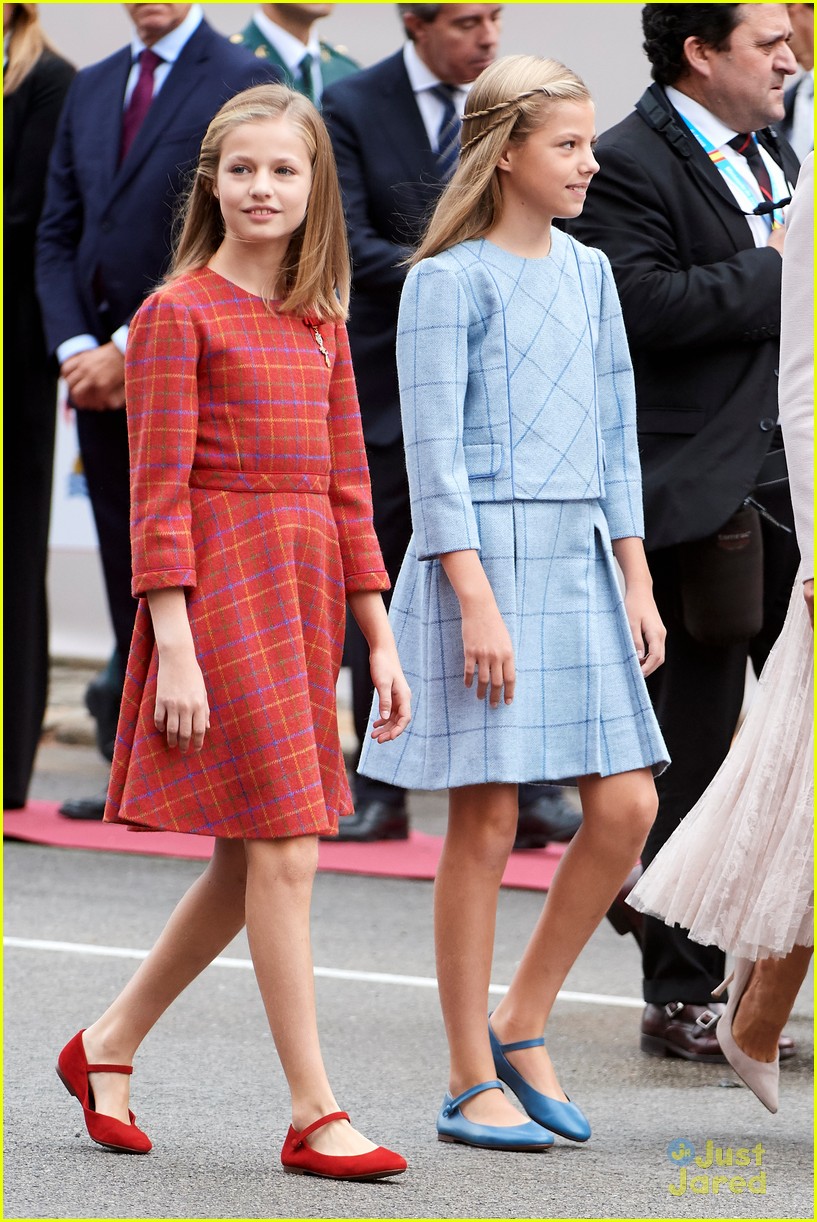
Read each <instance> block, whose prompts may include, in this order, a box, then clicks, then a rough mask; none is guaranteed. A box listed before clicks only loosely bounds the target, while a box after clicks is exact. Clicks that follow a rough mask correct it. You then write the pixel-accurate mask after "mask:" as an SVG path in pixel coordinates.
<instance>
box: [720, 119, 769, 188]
mask: <svg viewBox="0 0 817 1222" xmlns="http://www.w3.org/2000/svg"><path fill="white" fill-rule="evenodd" d="M728 144H729V147H730V148H732V149H734V150H735V152H736V153H740V154H741V156H742V157H745V158H746V160H747V162H748V163H749V169H750V170H751V171H752V173H753V174H754V176H755V180H756V182H757V185H758V186H759V187H760V191H761V194H762V195H763V198H764V199H767V200H769V202H770V203H771V202H772V200H773V199H774V196H773V194H772V180H771V178H770V177H769V171H768V170H767V169H766V163H765V161H764V160H763V158H762V157H761V155H760V149H759V147H758V143H757V141H756V140H755V138H754V136H753V135H752V133H751V132H738V134H737V136H733V138H732V139H731V140H729V141H728Z"/></svg>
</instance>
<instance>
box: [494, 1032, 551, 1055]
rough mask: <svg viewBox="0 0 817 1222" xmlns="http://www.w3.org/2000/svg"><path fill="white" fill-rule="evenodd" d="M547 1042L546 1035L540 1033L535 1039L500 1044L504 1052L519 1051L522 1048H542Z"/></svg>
mask: <svg viewBox="0 0 817 1222" xmlns="http://www.w3.org/2000/svg"><path fill="white" fill-rule="evenodd" d="M544 1043H545V1037H544V1036H543V1035H540V1036H539V1038H538V1039H535V1040H517V1041H516V1043H514V1044H500V1045H499V1047H500V1050H501V1051H502V1052H519V1051H520V1050H521V1049H522V1048H542V1047H543V1046H544Z"/></svg>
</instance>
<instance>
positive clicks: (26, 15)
mask: <svg viewBox="0 0 817 1222" xmlns="http://www.w3.org/2000/svg"><path fill="white" fill-rule="evenodd" d="M12 7H13V9H14V12H13V13H12V15H11V37H10V38H9V45H8V64H7V65H6V70H5V72H4V73H3V97H4V98H6V97H8V95H9V94H10V93H14V90H15V89H18V88H19V87H20V85H22V83H23V81H24V80H25V78H26V77H27V76H28V74H29V72H30V71H31V69H32V68H33V67H34V65H35V64H36V62H37V60H38V59H39V58H40V56H41V55H42V53H43V51H46V50H48V51H51V50H53V48H52V46H51V43H50V42H49V41H48V39H47V38H46V36H45V34H44V33H43V28H42V26H41V25H40V18H39V14H38V13H37V5H36V4H15V5H13V6H12Z"/></svg>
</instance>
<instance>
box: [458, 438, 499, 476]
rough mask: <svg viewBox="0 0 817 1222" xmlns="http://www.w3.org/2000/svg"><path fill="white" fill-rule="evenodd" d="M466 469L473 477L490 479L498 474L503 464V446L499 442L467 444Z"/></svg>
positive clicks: (464, 447) (464, 448) (465, 448)
mask: <svg viewBox="0 0 817 1222" xmlns="http://www.w3.org/2000/svg"><path fill="white" fill-rule="evenodd" d="M463 450H464V451H465V469H466V471H467V472H468V475H469V477H470V478H471V479H488V478H489V476H491V475H496V473H497V472H498V471H499V468H500V467H501V466H502V446H501V445H500V444H499V443H498V442H490V443H489V444H488V445H473V446H471V445H466V446H463Z"/></svg>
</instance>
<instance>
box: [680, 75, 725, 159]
mask: <svg viewBox="0 0 817 1222" xmlns="http://www.w3.org/2000/svg"><path fill="white" fill-rule="evenodd" d="M664 92H665V93H666V95H667V97H668V98H669V100H670V103H671V104H672V105H673V106H674V107H675V109H676V110H677V111H678V113H679V114H680V115H683V116H684V118H685V119H689V121H690V123H692V124H693V125H694V126H695V127H697V129H698V131H699V132H700V133H701V135H702V136H705V137H706V139H707V140H708V141H709V142H710V143H711V144H712V145H713V146H714V147H715V148H716V149H719V148H723V146H724V145H725V144H728V143H729V141H730V140H731V139H732V138H733V137H734V136H736V135H737V134H738V133H737V132H736V131H735V129H734V128H733V127H727V126H726V124H725V123H722V122H721V120H720V119H719V118H718V117H717V115H713V113H712V111H711V110H707V109H706V107H705V106H702V105H701V103H700V102H696V101H695V99H694V98H690V97H688V95H687V94H685V93H682V92H681V90H680V89H674V88H673V87H672V85H665V86H664Z"/></svg>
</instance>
